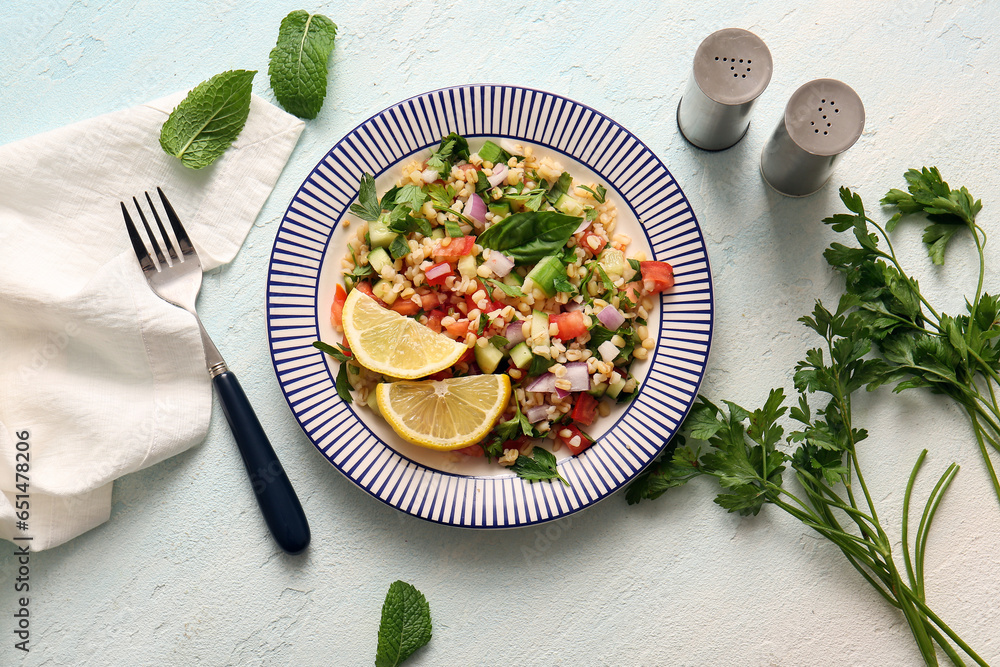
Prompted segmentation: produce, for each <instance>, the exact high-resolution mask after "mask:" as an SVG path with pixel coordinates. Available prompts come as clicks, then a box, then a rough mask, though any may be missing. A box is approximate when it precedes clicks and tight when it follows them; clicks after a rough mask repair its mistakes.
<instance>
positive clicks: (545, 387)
mask: <svg viewBox="0 0 1000 667" xmlns="http://www.w3.org/2000/svg"><path fill="white" fill-rule="evenodd" d="M524 390H525V391H537V392H542V393H546V394H551V393H552V392H554V391H555V390H556V376H555V375H553V374H552V373H551V372H548V373H542V374H541V375H539V376H538V377H536V378H535V379H534V380H532V381H531V382H529V383H528V384H527V385H525V387H524Z"/></svg>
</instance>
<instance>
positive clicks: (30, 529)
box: [0, 92, 304, 551]
mask: <svg viewBox="0 0 1000 667" xmlns="http://www.w3.org/2000/svg"><path fill="white" fill-rule="evenodd" d="M184 95H185V93H183V92H181V93H177V94H176V95H172V96H170V97H166V98H163V99H160V100H156V101H154V102H151V103H149V104H145V105H142V106H138V107H135V108H132V109H127V110H124V111H120V112H116V113H111V114H107V115H104V116H100V117H97V118H93V119H91V120H87V121H84V122H81V123H77V124H74V125H71V126H68V127H65V128H62V129H58V130H54V131H52V132H47V133H45V134H41V135H38V136H35V137H31V138H28V139H25V140H23V141H17V142H14V143H12V144H8V145H6V146H0V491H2V494H0V537H3V538H4V539H8V540H10V539H12V538H14V537H31V538H32V539H31V540H30V541H19V542H18V544H22V545H23V544H30V548H31V549H32V550H35V551H39V550H42V549H46V548H49V547H54V546H56V545H59V544H62V543H63V542H65V541H67V540H69V539H71V538H73V537H76V536H77V535H79V534H81V533H83V532H85V531H87V530H90V529H91V528H93V527H95V526H97V525H99V524H101V523H103V522H105V521H107V520H108V518H109V517H110V513H111V486H112V481H113V480H114V479H116V478H117V477H120V476H122V475H125V474H127V473H130V472H134V471H136V470H140V469H142V468H145V467H147V466H151V465H153V464H154V463H157V462H158V461H162V460H163V459H165V458H168V457H170V456H172V455H174V454H177V453H178V452H181V451H183V450H185V449H187V448H189V447H191V446H192V445H195V444H197V443H199V442H201V441H202V440H204V438H205V434H206V432H207V430H208V424H209V417H210V413H211V406H212V388H211V382H210V380H209V378H208V375H207V373H206V370H205V364H204V353H203V350H202V344H201V338H200V337H199V334H198V328H197V324H196V323H195V320H194V318H193V317H192V316H191V315H190V314H189V313H187V312H185V311H183V310H181V309H179V308H176V307H174V306H171V305H170V304H168V303H166V302H165V301H162V300H161V299H159V298H158V297H157V296H156V295H154V294H153V292H152V291H151V290H150V289H149V287H148V285H147V284H146V281H145V279H144V278H143V276H142V272H141V271H140V269H139V265H138V263H137V262H136V259H135V255H134V254H133V252H132V248H131V246H130V244H129V240H128V236H127V233H126V230H125V227H124V222H123V219H122V214H121V209H120V206H119V201H126V202H128V201H129V200H130V199H131V197H133V196H137V197H140V198H141V197H142V193H143V192H145V191H150V192H151V193H152V194H153V196H154V197H155V196H156V195H155V189H156V187H157V186H160V187H162V188H163V191H164V193H165V194H166V195H167V196H168V198H169V199H170V202H171V204H173V206H174V208H175V209H176V211H177V213H178V215H179V216H180V218H181V220H182V222H183V223H184V226H185V229H186V230H187V232H188V234H189V236H190V237H191V239H192V242H193V243H194V245H195V247H196V248H197V250H198V254H199V256H200V258H201V261H202V264H203V265H204V268H205V270H208V269H211V268H214V267H217V266H219V265H220V264H224V263H226V262H229V261H230V260H232V259H233V257H234V256H235V255H236V253H237V251H238V250H239V248H240V246H241V244H242V243H243V239H244V238H245V237H246V234H247V232H248V231H249V230H250V226H251V225H252V224H253V221H254V220H255V219H256V217H257V214H258V213H259V212H260V209H261V207H262V206H263V205H264V201H265V200H266V199H267V197H268V195H269V194H270V193H271V190H272V189H273V187H274V184H275V182H276V181H277V179H278V175H279V174H280V173H281V170H282V168H283V167H284V165H285V163H286V162H287V160H288V157H289V155H290V154H291V152H292V149H293V148H294V146H295V143H296V141H297V140H298V137H299V134H300V133H301V132H302V128H303V126H304V124H303V123H302V121H300V120H299V119H297V118H295V117H294V116H291V115H289V114H287V113H285V112H284V111H282V110H280V109H278V108H277V107H275V106H273V105H271V104H269V103H268V102H266V101H264V100H262V99H260V98H258V97H253V99H252V102H251V105H250V116H249V119H248V121H247V124H246V127H245V128H244V130H243V132H242V133H241V134H240V136H239V138H238V139H237V141H236V143H234V144H233V146H231V147H230V148H229V150H228V151H226V153H225V154H224V155H223V156H222V157H221V158H220V159H219V160H218V161H217V162H216V163H215V164H213V165H211V166H210V167H207V168H205V169H202V170H199V171H195V170H191V169H188V168H186V167H184V166H182V165H181V163H180V161H179V160H177V159H176V158H173V157H170V156H168V155H166V154H165V153H164V152H163V151H162V149H161V148H160V146H159V141H158V137H159V131H160V126H161V125H162V124H163V121H164V120H165V119H166V117H167V115H168V114H169V113H170V111H171V110H172V109H173V108H174V107H175V106H176V105H177V103H178V102H179V101H180V100H181V99H182V98H183V97H184ZM154 201H155V199H154ZM134 215H135V214H134V213H133V217H134ZM191 305H193V304H191ZM22 442H26V443H27V444H26V445H24V444H19V443H22ZM25 449H27V454H28V456H27V457H25V456H23V455H22V456H20V457H18V454H19V453H20V452H21V451H22V450H25ZM26 458H27V459H28V460H27V461H25V459H26ZM25 464H26V465H25ZM19 465H20V468H19ZM19 471H20V472H21V473H22V474H23V475H24V477H22V478H18V477H17V473H18V472H19ZM25 478H27V480H28V481H27V487H24V486H22V487H20V488H18V486H17V485H18V483H23V482H24V479H25ZM25 488H26V489H27V491H28V493H27V494H23V493H22V492H23V491H24V490H25ZM25 495H28V496H29V497H28V498H24V496H25ZM25 500H27V501H28V502H27V503H25V502H24V501H25ZM18 503H20V506H18ZM25 505H27V513H28V514H27V515H28V519H27V522H26V523H27V530H24V529H23V527H21V526H19V525H18V522H19V521H20V520H21V518H22V517H23V516H24V515H20V516H19V513H20V512H22V511H24V509H23V508H24V507H25Z"/></svg>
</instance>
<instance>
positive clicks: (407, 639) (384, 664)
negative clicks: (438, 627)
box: [375, 581, 431, 667]
mask: <svg viewBox="0 0 1000 667" xmlns="http://www.w3.org/2000/svg"><path fill="white" fill-rule="evenodd" d="M430 640H431V608H430V605H429V604H427V598H425V597H424V594H423V593H421V592H420V591H418V590H417V589H416V588H414V587H413V586H412V585H411V584H408V583H406V582H405V581H394V582H393V583H392V584H391V585H390V586H389V591H388V592H387V593H386V594H385V602H384V603H383V604H382V621H381V623H379V628H378V649H377V650H376V653H375V667H395V666H396V665H399V664H400V663H401V662H403V661H404V660H406V659H407V658H409V657H410V656H411V655H412V654H413V652H414V651H416V650H417V649H418V648H420V647H421V646H423V645H424V644H426V643H427V642H429V641H430Z"/></svg>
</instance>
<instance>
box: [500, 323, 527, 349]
mask: <svg viewBox="0 0 1000 667" xmlns="http://www.w3.org/2000/svg"><path fill="white" fill-rule="evenodd" d="M523 325H524V322H522V321H521V320H514V321H513V322H511V323H510V324H508V325H507V328H506V329H504V331H503V337H504V338H506V339H507V341H508V342H509V343H510V346H511V347H513V346H515V345H517V344H518V343H523V342H524V340H525V338H524V326H523Z"/></svg>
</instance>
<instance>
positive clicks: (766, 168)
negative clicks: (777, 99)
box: [760, 79, 865, 197]
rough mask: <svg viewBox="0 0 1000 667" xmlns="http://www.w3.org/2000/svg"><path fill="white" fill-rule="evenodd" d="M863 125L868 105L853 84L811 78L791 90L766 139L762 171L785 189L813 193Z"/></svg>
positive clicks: (777, 187)
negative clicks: (774, 125)
mask: <svg viewBox="0 0 1000 667" xmlns="http://www.w3.org/2000/svg"><path fill="white" fill-rule="evenodd" d="M864 128H865V107H864V105H863V104H862V103H861V98H860V97H858V94H857V93H856V92H854V90H853V89H852V88H851V87H850V86H848V85H847V84H846V83H843V82H842V81H837V80H836V79H816V80H815V81H810V82H809V83H806V84H804V85H803V86H801V87H800V88H799V89H798V90H796V91H795V92H794V93H793V94H792V97H791V98H790V99H789V100H788V105H787V106H786V107H785V113H784V116H783V117H782V119H781V121H780V122H779V123H778V126H777V127H776V128H775V130H774V133H773V134H772V135H771V138H770V139H769V140H768V142H767V144H765V146H764V150H763V151H762V152H761V155H760V173H761V176H763V178H764V181H765V182H766V183H767V184H768V185H770V186H771V187H772V188H774V189H775V190H777V191H778V192H779V193H781V194H783V195H788V196H791V197H805V196H806V195H811V194H813V193H814V192H816V191H817V190H819V189H820V188H821V187H823V185H824V184H825V183H826V182H827V181H828V180H829V179H830V176H831V175H832V174H833V167H834V165H835V164H836V163H837V161H838V160H839V158H840V156H841V155H843V154H844V152H845V151H846V150H847V149H848V148H850V147H851V146H853V145H854V143H855V142H856V141H857V140H858V137H860V136H861V132H862V130H864Z"/></svg>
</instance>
